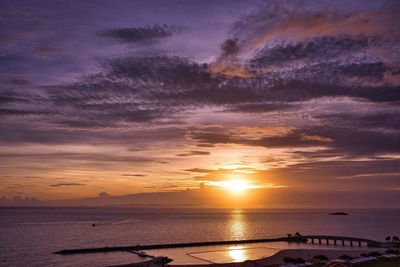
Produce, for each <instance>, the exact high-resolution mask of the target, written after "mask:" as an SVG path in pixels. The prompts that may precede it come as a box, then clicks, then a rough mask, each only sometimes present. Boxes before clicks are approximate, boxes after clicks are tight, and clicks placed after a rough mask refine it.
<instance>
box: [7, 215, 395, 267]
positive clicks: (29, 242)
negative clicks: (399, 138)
mask: <svg viewBox="0 0 400 267" xmlns="http://www.w3.org/2000/svg"><path fill="white" fill-rule="evenodd" d="M328 212H329V211H318V210H311V211H310V210H291V211H289V210H208V209H202V210H195V211H193V210H183V209H157V208H0V233H1V234H0V266H27V265H29V266H104V265H107V264H119V263H128V262H133V261H138V260H139V258H137V257H136V256H135V255H133V254H130V253H106V254H87V255H74V256H61V255H55V254H52V252H54V251H57V250H61V249H69V248H84V247H103V246H124V245H136V244H159V243H174V242H196V241H215V240H238V239H256V238H272V237H280V236H285V235H286V233H294V232H300V233H303V234H326V235H344V236H354V237H365V238H371V239H376V240H383V239H384V238H385V237H386V236H387V235H397V236H399V235H400V227H399V225H400V224H399V222H400V211H399V210H380V211H373V210H357V211H355V210H354V211H349V213H350V216H329V215H327V213H328ZM93 223H95V224H96V227H92V224H93ZM249 251H250V250H249ZM254 251H255V250H254Z"/></svg>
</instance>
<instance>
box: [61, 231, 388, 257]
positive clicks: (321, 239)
mask: <svg viewBox="0 0 400 267" xmlns="http://www.w3.org/2000/svg"><path fill="white" fill-rule="evenodd" d="M302 237H303V238H304V240H305V241H304V243H306V242H307V243H308V242H310V243H311V244H315V243H316V242H318V244H323V243H324V244H327V245H330V244H332V245H338V244H340V245H343V246H344V245H345V244H346V243H348V244H349V245H350V246H353V245H358V246H362V244H363V243H364V244H365V245H366V246H368V247H380V245H381V243H380V242H378V241H374V240H371V239H365V238H357V237H344V236H322V235H306V236H302ZM268 242H294V241H293V240H292V239H291V238H288V237H280V238H268V239H248V240H227V241H210V242H193V243H174V244H156V245H135V246H117V247H102V248H77V249H65V250H60V251H56V252H54V253H55V254H62V255H68V254H82V253H104V252H115V251H127V252H132V253H135V254H136V252H138V251H141V250H151V249H165V248H184V247H202V246H217V245H240V244H251V243H268ZM299 243H302V242H299Z"/></svg>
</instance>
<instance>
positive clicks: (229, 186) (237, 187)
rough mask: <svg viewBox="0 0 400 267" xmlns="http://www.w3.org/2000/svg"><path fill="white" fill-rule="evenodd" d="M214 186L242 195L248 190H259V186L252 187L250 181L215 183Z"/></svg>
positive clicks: (238, 180) (239, 180) (236, 180)
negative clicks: (241, 193)
mask: <svg viewBox="0 0 400 267" xmlns="http://www.w3.org/2000/svg"><path fill="white" fill-rule="evenodd" d="M214 185H215V186H217V187H220V188H222V189H225V190H229V191H231V192H234V193H240V192H243V191H244V190H246V189H251V188H258V186H255V185H252V184H250V182H249V181H246V180H243V179H235V180H228V181H221V182H215V183H214Z"/></svg>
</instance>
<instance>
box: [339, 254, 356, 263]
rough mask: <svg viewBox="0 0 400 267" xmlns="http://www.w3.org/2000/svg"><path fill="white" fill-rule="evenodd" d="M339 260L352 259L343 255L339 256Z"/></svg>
mask: <svg viewBox="0 0 400 267" xmlns="http://www.w3.org/2000/svg"><path fill="white" fill-rule="evenodd" d="M339 259H341V260H347V261H350V260H352V259H354V258H353V257H350V256H349V255H346V254H344V255H342V256H340V257H339Z"/></svg>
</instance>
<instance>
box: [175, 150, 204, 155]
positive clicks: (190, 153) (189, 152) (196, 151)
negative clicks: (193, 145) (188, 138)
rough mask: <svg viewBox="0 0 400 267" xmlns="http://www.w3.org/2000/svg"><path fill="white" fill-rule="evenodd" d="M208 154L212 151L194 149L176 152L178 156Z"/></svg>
mask: <svg viewBox="0 0 400 267" xmlns="http://www.w3.org/2000/svg"><path fill="white" fill-rule="evenodd" d="M206 155H210V152H208V151H198V150H192V151H188V152H186V153H179V154H176V156H178V157H190V156H206Z"/></svg>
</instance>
